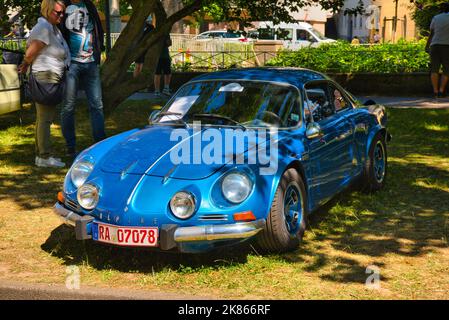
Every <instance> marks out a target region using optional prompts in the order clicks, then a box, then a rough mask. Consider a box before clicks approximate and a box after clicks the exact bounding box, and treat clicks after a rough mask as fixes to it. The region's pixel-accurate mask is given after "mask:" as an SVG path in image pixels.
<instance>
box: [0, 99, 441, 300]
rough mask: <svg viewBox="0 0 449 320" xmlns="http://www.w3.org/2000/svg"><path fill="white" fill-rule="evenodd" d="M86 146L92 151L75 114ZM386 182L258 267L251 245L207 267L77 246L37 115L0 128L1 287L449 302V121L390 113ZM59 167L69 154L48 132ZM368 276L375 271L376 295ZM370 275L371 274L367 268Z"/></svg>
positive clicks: (186, 258)
mask: <svg viewBox="0 0 449 320" xmlns="http://www.w3.org/2000/svg"><path fill="white" fill-rule="evenodd" d="M153 108H154V104H151V103H145V102H142V101H140V102H129V103H126V105H124V106H122V107H121V108H120V109H119V110H117V112H116V113H115V114H114V115H113V116H112V117H111V118H110V119H109V120H108V121H107V129H108V134H110V135H112V134H114V133H118V132H122V131H124V130H126V129H129V128H133V127H138V126H143V125H145V124H146V122H147V116H148V114H149V113H150V112H151V110H152V109H153ZM79 109H80V110H78V115H77V119H78V122H77V132H78V137H79V144H80V145H81V146H84V147H87V146H88V145H89V144H90V143H91V140H90V136H91V134H90V124H89V121H88V118H87V117H86V115H85V114H86V113H87V112H86V108H85V106H83V107H82V108H79ZM389 117H390V123H389V128H390V131H391V133H392V135H393V141H392V142H391V144H390V145H389V149H388V151H389V167H388V169H389V172H388V175H389V176H388V182H387V185H386V188H385V189H384V190H382V191H381V192H378V193H376V194H373V195H366V194H361V193H359V192H356V191H347V192H344V193H343V194H341V195H340V196H338V197H337V198H336V199H334V200H333V201H331V203H329V204H328V205H326V206H325V207H324V208H323V209H321V210H320V211H319V212H316V213H315V214H314V215H313V216H312V217H311V221H310V226H309V229H308V231H307V233H306V236H305V239H304V242H303V243H302V245H301V247H300V248H299V249H298V250H296V251H295V252H291V253H288V254H282V255H270V256H260V255H259V254H258V253H257V252H256V251H255V250H254V249H253V248H252V247H251V246H250V245H243V246H240V247H238V248H234V249H231V250H223V251H219V252H214V253H209V254H204V255H180V254H171V253H170V254H169V253H157V252H152V251H148V250H134V249H122V248H115V247H109V246H104V245H100V244H95V243H93V242H90V241H86V242H78V241H76V240H75V239H74V234H73V232H72V230H71V229H70V228H68V227H65V226H60V222H59V220H58V219H57V218H56V217H55V216H54V215H53V213H52V211H51V206H52V205H53V204H54V202H55V197H56V193H57V191H58V190H60V188H61V184H62V181H63V178H64V175H65V173H66V171H67V169H61V170H54V169H46V168H36V167H35V166H34V165H33V162H34V123H33V121H34V111H33V110H28V111H25V112H24V113H23V125H22V126H20V125H19V121H18V117H17V115H16V114H13V115H7V116H0V281H1V279H5V280H6V279H7V280H18V281H28V282H42V283H58V284H64V282H65V277H66V267H67V266H69V265H77V266H78V267H80V271H81V284H82V285H85V286H103V287H123V288H139V289H156V290H162V291H172V292H179V293H186V294H192V295H201V296H212V297H221V298H268V299H270V298H274V299H311V298H318V299H322V298H327V299H385V298H386V299H391V298H400V299H413V298H423V299H434V298H443V299H448V298H449V244H448V238H449V160H448V159H449V110H413V109H405V110H404V109H402V110H393V109H389ZM52 133H53V136H54V137H55V138H54V146H55V150H56V154H57V155H63V153H64V143H63V139H62V137H61V134H60V128H59V120H58V119H57V120H56V124H55V125H54V126H53V127H52ZM368 266H376V267H378V268H379V270H380V277H381V282H380V288H378V289H369V288H367V287H366V286H365V281H366V279H367V277H368V276H370V275H371V273H370V271H369V270H368V273H367V267H368ZM371 268H373V267H371Z"/></svg>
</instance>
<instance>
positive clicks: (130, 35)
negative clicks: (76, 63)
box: [0, 0, 344, 113]
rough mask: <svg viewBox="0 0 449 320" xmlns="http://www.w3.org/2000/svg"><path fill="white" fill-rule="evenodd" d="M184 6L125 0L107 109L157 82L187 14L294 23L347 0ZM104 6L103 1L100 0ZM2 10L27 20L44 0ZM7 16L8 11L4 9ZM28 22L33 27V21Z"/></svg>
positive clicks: (14, 1)
mask: <svg viewBox="0 0 449 320" xmlns="http://www.w3.org/2000/svg"><path fill="white" fill-rule="evenodd" d="M179 1H180V2H182V5H181V6H180V9H179V10H177V11H176V12H174V13H171V14H170V15H168V13H167V12H170V11H167V8H165V7H164V5H166V3H167V1H163V0H121V5H122V7H123V8H126V10H128V7H131V8H132V10H131V12H132V13H131V17H130V20H129V22H128V23H127V25H126V27H125V28H124V30H123V31H122V33H121V34H120V37H119V38H118V39H117V41H116V43H115V44H114V47H113V48H112V50H111V51H110V52H109V55H108V57H107V59H106V61H105V62H104V64H103V66H102V86H103V100H104V106H105V111H106V113H108V112H111V111H112V110H114V109H115V107H117V106H118V105H119V104H120V103H121V102H122V101H124V100H125V99H126V98H127V97H128V96H130V95H131V94H132V93H134V92H136V91H137V90H140V89H143V88H145V87H148V86H149V84H150V83H151V82H152V80H151V79H152V75H153V74H154V71H155V68H156V65H157V61H158V58H159V55H160V53H161V50H162V43H163V42H164V41H163V39H165V37H167V35H168V34H169V33H170V30H171V28H172V26H173V24H174V23H176V22H177V21H179V20H181V19H183V18H184V17H186V16H193V15H203V16H204V15H206V14H207V15H209V16H212V17H214V18H215V19H216V20H217V21H218V20H219V21H236V22H239V23H240V24H242V25H246V24H248V22H249V21H266V20H271V21H273V22H275V23H278V22H281V21H284V22H292V21H293V18H292V17H291V13H294V12H297V11H298V10H299V9H300V8H302V7H304V6H307V5H312V4H319V5H321V6H322V7H323V9H325V10H328V9H330V10H333V11H337V10H339V9H340V8H341V7H342V6H343V3H344V0H179ZM95 2H96V3H97V6H98V7H99V8H100V9H102V8H101V3H102V2H101V1H95ZM2 3H3V4H2V5H1V6H0V10H3V11H2V12H6V11H7V8H22V9H23V11H22V13H23V16H24V20H25V21H27V22H31V21H32V20H33V19H35V18H36V17H37V16H38V15H39V9H38V7H39V3H40V1H39V0H29V1H25V0H6V1H5V0H3V2H2ZM150 14H152V15H154V16H155V17H156V28H155V30H154V31H152V32H151V33H149V34H147V35H145V36H144V37H142V28H143V26H144V22H145V19H146V18H147V17H148V16H149V15H150ZM2 16H4V14H2ZM32 25H33V24H32V23H28V26H32ZM142 54H145V63H144V67H143V73H142V74H141V75H140V76H139V77H137V78H133V77H132V75H130V74H129V73H128V72H127V71H128V69H129V67H130V65H131V64H132V63H133V62H134V61H135V60H136V59H137V58H138V57H139V56H140V55H142Z"/></svg>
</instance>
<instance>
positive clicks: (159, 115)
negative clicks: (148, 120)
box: [153, 111, 189, 128]
mask: <svg viewBox="0 0 449 320" xmlns="http://www.w3.org/2000/svg"><path fill="white" fill-rule="evenodd" d="M164 116H179V117H177V118H175V119H172V118H170V121H172V120H173V121H178V122H182V124H183V125H184V127H186V128H188V127H189V125H188V124H187V122H185V121H184V120H182V113H179V112H170V111H165V112H159V113H158V114H157V115H156V119H159V118H161V117H164ZM153 123H154V122H153ZM158 123H159V124H163V122H158Z"/></svg>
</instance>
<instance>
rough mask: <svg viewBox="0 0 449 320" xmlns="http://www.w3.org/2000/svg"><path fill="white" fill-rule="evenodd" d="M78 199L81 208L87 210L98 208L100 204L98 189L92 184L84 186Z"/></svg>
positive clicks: (79, 191) (79, 192)
mask: <svg viewBox="0 0 449 320" xmlns="http://www.w3.org/2000/svg"><path fill="white" fill-rule="evenodd" d="M76 197H77V199H78V203H79V204H80V206H81V207H83V208H84V209H86V210H92V209H93V208H95V207H96V206H97V203H98V198H99V192H98V188H97V187H96V186H94V185H91V184H85V185H82V186H81V187H80V188H79V189H78V193H77V195H76Z"/></svg>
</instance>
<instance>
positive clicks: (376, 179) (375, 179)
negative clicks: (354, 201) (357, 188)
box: [362, 132, 388, 192]
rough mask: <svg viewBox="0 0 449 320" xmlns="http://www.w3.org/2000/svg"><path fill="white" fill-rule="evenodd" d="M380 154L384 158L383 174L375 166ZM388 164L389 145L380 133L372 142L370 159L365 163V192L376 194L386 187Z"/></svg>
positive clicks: (363, 188)
mask: <svg viewBox="0 0 449 320" xmlns="http://www.w3.org/2000/svg"><path fill="white" fill-rule="evenodd" d="M377 148H378V149H377ZM378 152H381V153H382V157H383V158H384V169H383V173H381V172H379V170H378V168H377V167H376V165H375V161H376V158H379V154H378ZM387 164H388V156H387V144H386V141H385V137H384V135H382V134H381V133H380V132H379V133H378V134H377V135H376V136H375V137H374V139H373V141H372V142H371V145H370V148H369V152H368V159H367V160H366V162H365V168H364V170H363V175H362V190H363V191H365V192H375V191H378V190H380V189H382V188H383V187H384V185H385V182H386V179H387V168H388V166H387Z"/></svg>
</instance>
